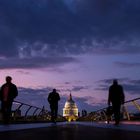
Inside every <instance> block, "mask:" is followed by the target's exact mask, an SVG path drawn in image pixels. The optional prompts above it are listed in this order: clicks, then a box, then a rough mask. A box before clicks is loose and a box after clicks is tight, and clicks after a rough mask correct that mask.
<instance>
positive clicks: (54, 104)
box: [48, 89, 60, 122]
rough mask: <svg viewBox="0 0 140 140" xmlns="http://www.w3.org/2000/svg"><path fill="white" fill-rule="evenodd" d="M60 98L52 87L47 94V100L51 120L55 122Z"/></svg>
mask: <svg viewBox="0 0 140 140" xmlns="http://www.w3.org/2000/svg"><path fill="white" fill-rule="evenodd" d="M59 100H60V96H59V93H57V92H56V89H53V91H52V92H51V93H49V96H48V102H49V104H50V109H51V121H52V122H56V119H57V112H58V101H59Z"/></svg>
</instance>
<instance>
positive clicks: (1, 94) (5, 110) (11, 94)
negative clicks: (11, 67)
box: [0, 76, 18, 124]
mask: <svg viewBox="0 0 140 140" xmlns="http://www.w3.org/2000/svg"><path fill="white" fill-rule="evenodd" d="M11 81H12V77H10V76H7V77H6V83H5V84H3V85H2V86H1V89H0V100H1V111H2V117H3V122H4V124H8V123H9V121H10V117H11V108H12V103H13V100H14V98H15V97H16V96H17V95H18V90H17V87H16V85H15V84H13V83H12V82H11Z"/></svg>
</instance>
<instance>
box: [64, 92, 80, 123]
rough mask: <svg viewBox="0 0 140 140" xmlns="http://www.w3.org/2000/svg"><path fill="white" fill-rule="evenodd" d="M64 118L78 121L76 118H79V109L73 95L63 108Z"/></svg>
mask: <svg viewBox="0 0 140 140" xmlns="http://www.w3.org/2000/svg"><path fill="white" fill-rule="evenodd" d="M63 116H64V117H66V118H67V119H68V120H70V121H71V120H76V118H77V117H78V108H77V105H76V103H75V102H74V101H73V99H72V95H71V94H70V96H69V99H68V100H67V101H66V103H65V106H64V108H63Z"/></svg>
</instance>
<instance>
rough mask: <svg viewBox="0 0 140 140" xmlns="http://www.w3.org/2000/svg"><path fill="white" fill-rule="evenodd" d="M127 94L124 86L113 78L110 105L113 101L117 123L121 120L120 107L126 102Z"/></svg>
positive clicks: (109, 97) (109, 98)
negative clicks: (125, 94)
mask: <svg viewBox="0 0 140 140" xmlns="http://www.w3.org/2000/svg"><path fill="white" fill-rule="evenodd" d="M124 100H125V96H124V91H123V87H122V86H121V85H119V84H118V81H117V80H113V84H112V85H111V86H110V87H109V96H108V105H109V106H110V103H112V107H113V113H114V118H115V125H118V124H119V122H120V108H121V104H124Z"/></svg>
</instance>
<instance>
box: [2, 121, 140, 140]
mask: <svg viewBox="0 0 140 140" xmlns="http://www.w3.org/2000/svg"><path fill="white" fill-rule="evenodd" d="M0 131H1V132H0V138H1V139H7V140H28V139H30V140H31V139H32V140H39V139H40V140H85V139H86V140H91V139H92V140H93V139H94V140H103V139H108V140H112V139H113V140H132V139H134V140H140V126H139V125H130V124H121V125H120V126H114V125H113V124H109V125H107V124H102V123H100V124H96V123H79V122H76V123H57V124H56V125H55V124H52V123H47V124H30V125H29V124H23V125H22V124H17V125H9V126H3V125H0Z"/></svg>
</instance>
